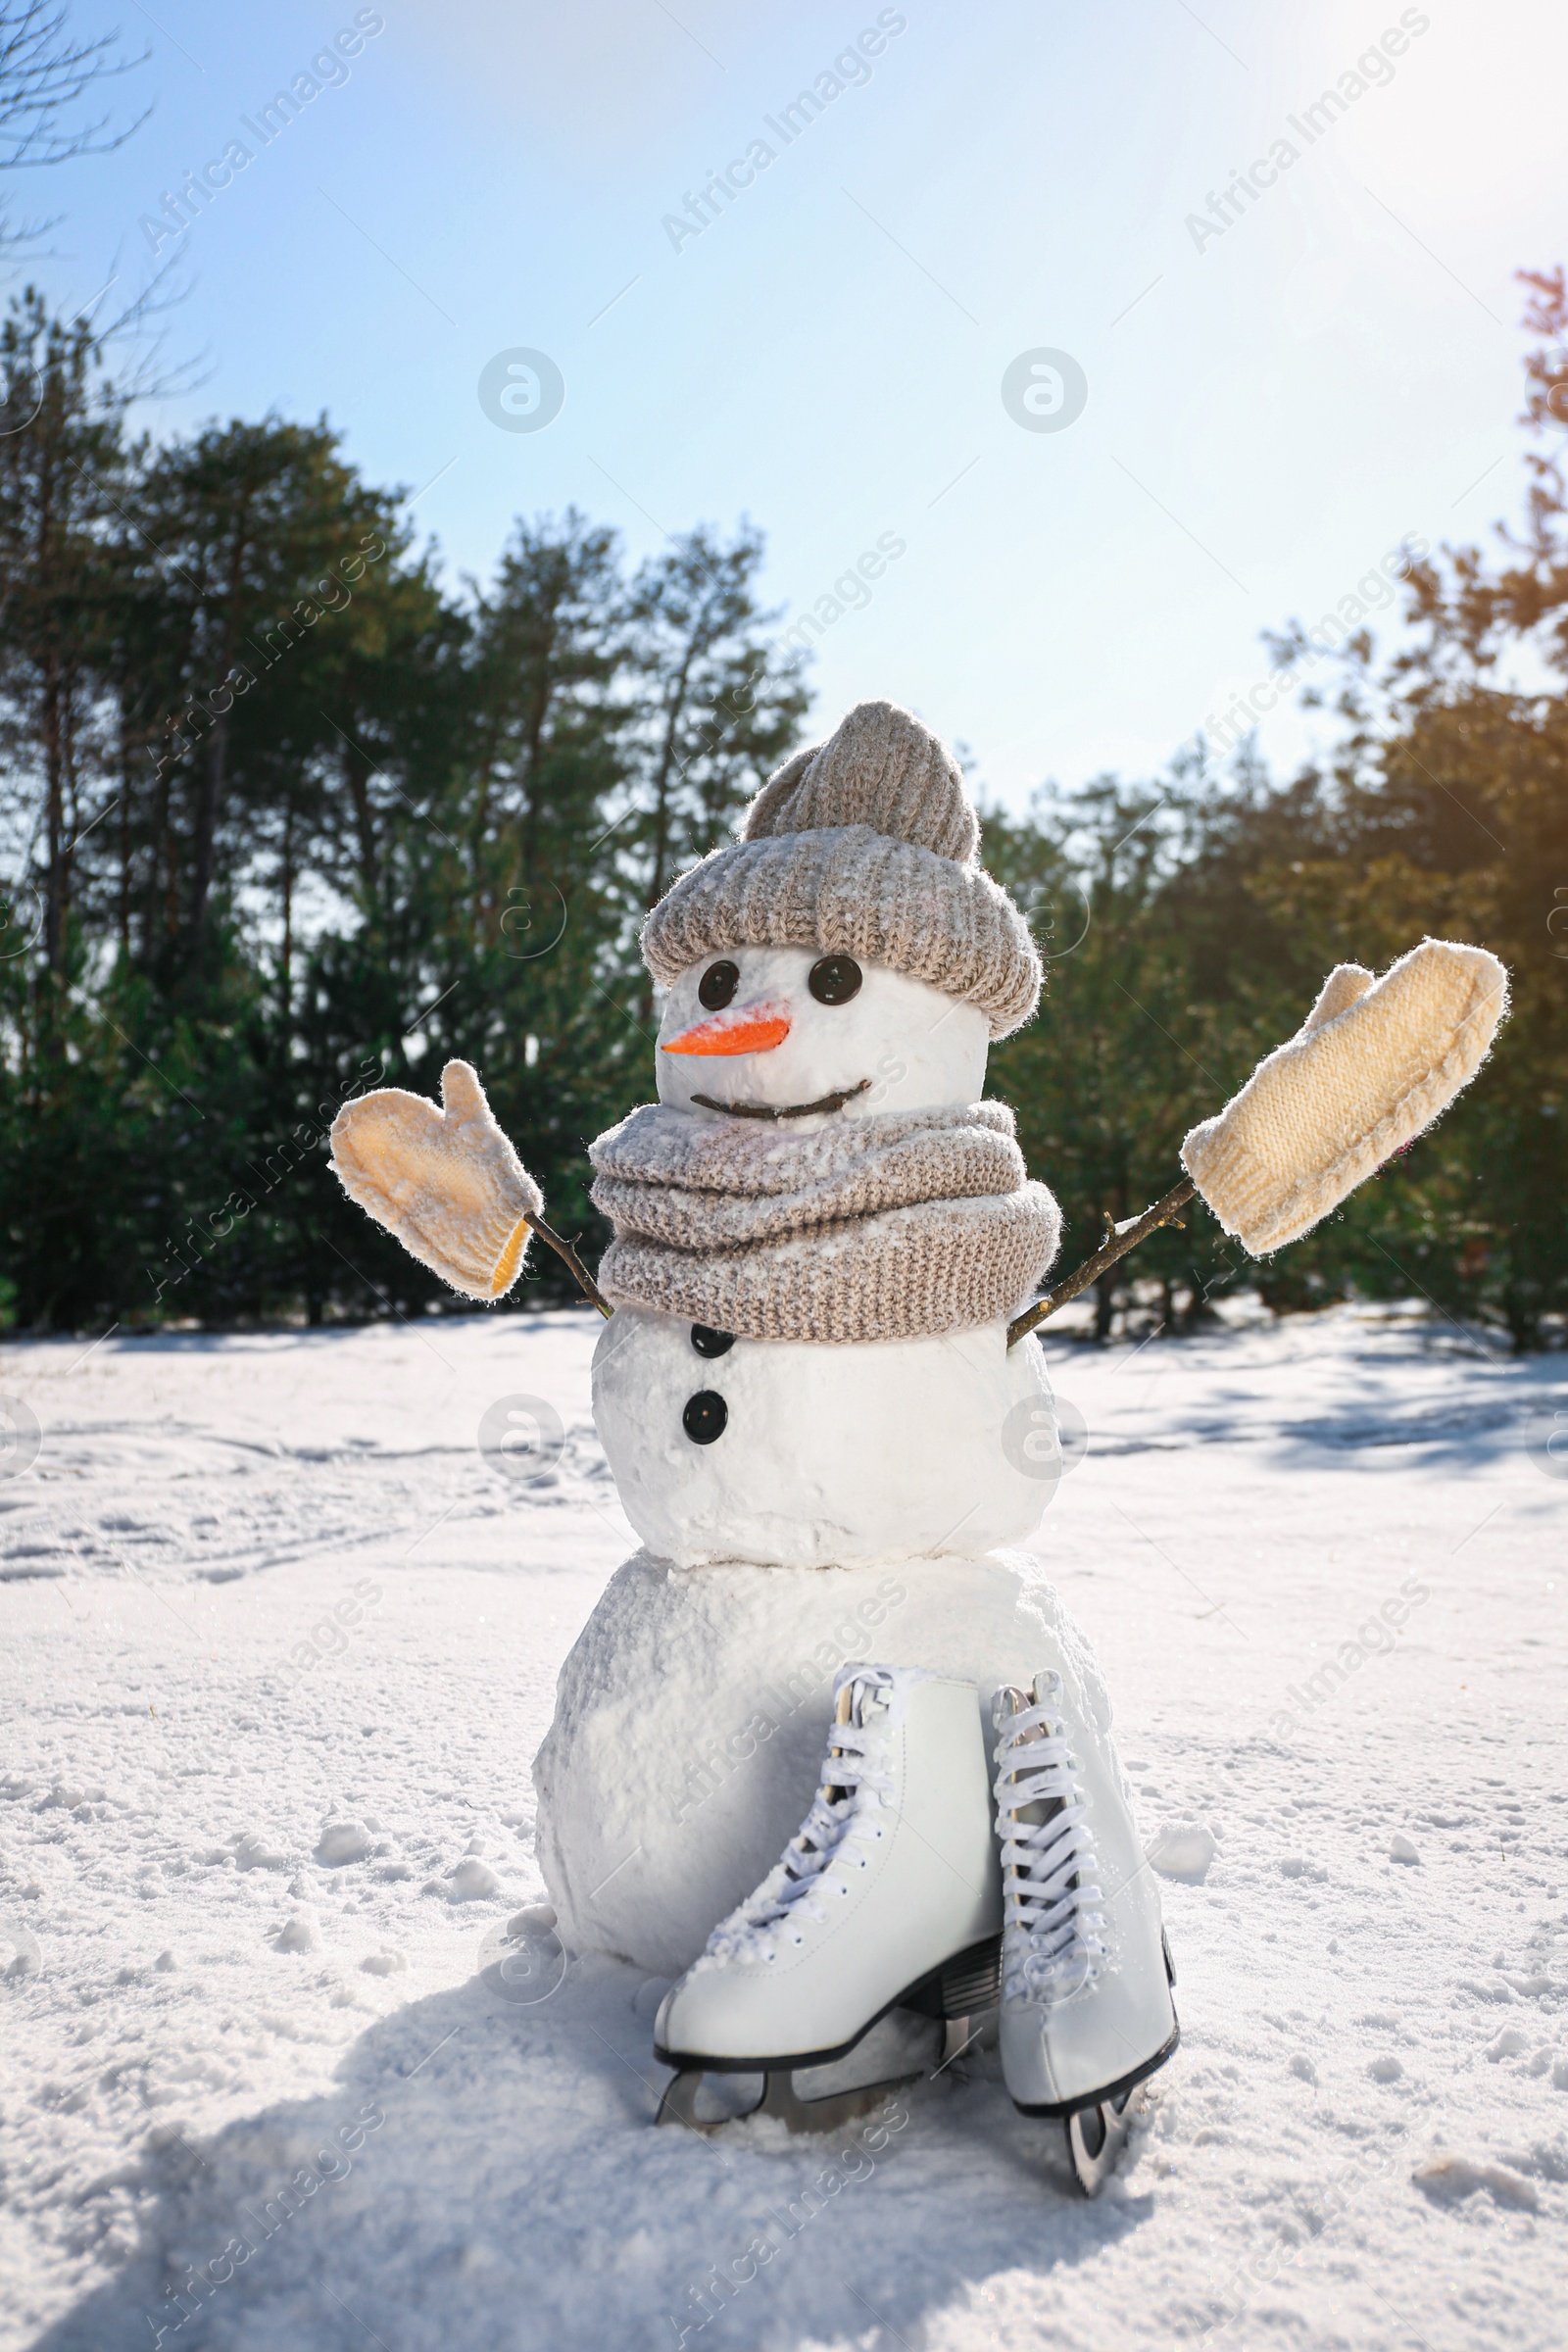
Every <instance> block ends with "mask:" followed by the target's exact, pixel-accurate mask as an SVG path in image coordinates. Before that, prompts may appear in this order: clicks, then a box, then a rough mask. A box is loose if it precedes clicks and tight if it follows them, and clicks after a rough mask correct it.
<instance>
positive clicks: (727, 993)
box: [697, 963, 860, 1012]
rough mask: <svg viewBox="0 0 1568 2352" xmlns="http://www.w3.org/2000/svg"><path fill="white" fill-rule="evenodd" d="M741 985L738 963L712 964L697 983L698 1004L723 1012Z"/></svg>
mask: <svg viewBox="0 0 1568 2352" xmlns="http://www.w3.org/2000/svg"><path fill="white" fill-rule="evenodd" d="M740 984H741V967H740V965H739V964H738V963H711V964H710V965H709V967H708V969H707V971H706V972H705V973H704V974H703V976H702V978H701V979H700V980H699V981H698V983H697V998H698V1002H699V1004H702V1005H707V1007H708V1009H709V1011H710V1012H722V1011H723V1009H724V1007H725V1005H729V1004H732V1003H733V1002H734V998H735V991H736V990H737V989H738V988H739V986H740ZM855 985H856V987H857V988H858V987H859V985H860V982H859V975H858V974H857V975H856V982H855Z"/></svg>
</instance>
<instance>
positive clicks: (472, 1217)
mask: <svg viewBox="0 0 1568 2352" xmlns="http://www.w3.org/2000/svg"><path fill="white" fill-rule="evenodd" d="M441 1103H442V1107H441V1109H440V1110H437V1108H436V1106H435V1104H434V1103H427V1102H426V1101H425V1099H424V1097H423V1096H422V1095H411V1094H409V1093H408V1092H407V1090H406V1089H405V1088H403V1087H401V1086H383V1087H380V1088H378V1089H377V1091H376V1092H375V1093H374V1094H373V1095H362V1096H361V1098H360V1099H359V1101H358V1102H356V1103H344V1105H343V1108H342V1109H341V1110H340V1111H339V1112H338V1114H337V1117H336V1118H335V1119H334V1120H333V1122H332V1165H333V1167H334V1168H335V1169H336V1171H337V1175H338V1180H339V1182H340V1183H341V1185H342V1187H343V1190H344V1191H345V1192H346V1193H347V1194H348V1196H349V1198H350V1199H351V1200H353V1201H358V1202H359V1204H360V1206H361V1208H363V1209H365V1210H367V1211H368V1214H369V1215H370V1216H372V1217H373V1218H374V1219H375V1221H376V1223H377V1224H378V1225H384V1226H385V1227H386V1229H387V1231H388V1233H395V1234H396V1235H397V1237H398V1240H399V1241H400V1242H401V1243H402V1244H403V1247H404V1248H405V1250H409V1251H410V1252H411V1254H412V1255H413V1256H415V1257H417V1259H418V1260H419V1263H420V1264H421V1265H424V1266H429V1267H430V1268H431V1270H432V1271H433V1272H434V1273H437V1274H439V1275H440V1277H441V1279H442V1281H443V1282H447V1283H450V1284H451V1286H452V1288H453V1289H454V1290H455V1291H462V1292H464V1293H465V1294H466V1296H467V1297H468V1298H469V1299H499V1298H500V1297H501V1296H502V1294H503V1292H506V1291H509V1290H511V1288H512V1285H513V1284H514V1282H515V1280H516V1278H517V1276H518V1274H519V1273H520V1272H521V1270H522V1261H523V1257H524V1255H525V1253H526V1251H527V1248H528V1227H527V1225H526V1223H525V1222H524V1219H525V1218H528V1217H530V1216H533V1217H536V1216H538V1215H539V1213H540V1211H541V1210H542V1209H543V1207H544V1195H543V1194H542V1193H541V1192H540V1190H539V1187H538V1186H537V1185H536V1184H535V1182H534V1180H533V1178H532V1177H531V1176H530V1175H529V1173H528V1171H527V1169H526V1168H525V1167H524V1166H523V1164H522V1162H521V1160H520V1159H518V1157H517V1154H516V1152H515V1151H514V1150H513V1148H512V1146H511V1144H510V1143H509V1142H508V1141H507V1138H506V1137H505V1136H504V1135H503V1134H502V1132H501V1129H500V1128H499V1127H498V1126H497V1125H496V1120H495V1114H494V1112H493V1111H492V1110H491V1108H490V1105H489V1103H487V1102H486V1101H485V1099H484V1089H483V1087H482V1086H481V1085H480V1084H479V1079H478V1075H477V1073H476V1072H475V1071H474V1070H473V1068H472V1067H471V1066H470V1065H469V1063H467V1062H466V1061H449V1062H448V1063H447V1066H446V1068H445V1069H444V1070H443V1071H442V1073H441Z"/></svg>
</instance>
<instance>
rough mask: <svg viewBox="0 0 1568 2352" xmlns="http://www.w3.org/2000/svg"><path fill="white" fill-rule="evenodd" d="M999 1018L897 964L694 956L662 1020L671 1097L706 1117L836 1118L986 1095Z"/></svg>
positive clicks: (661, 1063)
mask: <svg viewBox="0 0 1568 2352" xmlns="http://www.w3.org/2000/svg"><path fill="white" fill-rule="evenodd" d="M990 1041H991V1023H990V1021H989V1020H988V1019H987V1017H986V1015H985V1013H984V1012H982V1011H981V1009H980V1007H979V1006H978V1005H965V1004H963V1003H961V1002H960V1001H959V1000H958V999H956V998H955V997H948V996H944V995H943V994H942V992H941V990H940V989H936V988H933V987H931V985H930V983H929V982H928V981H924V980H913V979H911V978H910V977H909V975H908V974H907V972H898V971H893V970H891V969H890V968H889V967H888V966H887V965H886V964H876V963H864V964H862V963H861V962H860V961H859V960H858V958H857V957H856V956H842V955H841V956H819V955H818V954H817V952H816V950H815V949H814V948H747V947H741V948H732V949H730V950H728V951H727V952H723V953H715V954H713V955H711V956H704V957H703V958H702V960H701V961H700V962H698V963H693V964H689V965H688V966H687V968H686V970H685V971H684V972H682V973H681V974H680V976H679V977H678V979H677V980H676V981H675V983H674V985H673V986H672V987H671V989H670V992H669V996H668V999H667V1001H666V1003H665V1005H664V1014H663V1019H662V1021H661V1023H660V1028H659V1056H658V1078H659V1099H660V1101H661V1102H662V1103H674V1104H675V1105H676V1106H677V1107H678V1108H680V1109H682V1110H694V1109H695V1110H697V1111H699V1112H701V1113H703V1114H705V1115H706V1116H708V1117H711V1118H718V1117H725V1116H728V1117H742V1118H744V1117H747V1116H751V1117H761V1118H769V1119H775V1120H776V1119H779V1118H787V1119H788V1120H789V1123H790V1125H791V1127H792V1129H794V1130H796V1131H797V1132H800V1131H807V1132H809V1130H810V1129H811V1128H812V1127H815V1126H819V1125H821V1124H822V1123H824V1122H825V1121H826V1120H828V1119H831V1118H846V1119H851V1118H862V1117H866V1116H869V1115H874V1114H876V1113H878V1112H885V1111H900V1110H935V1109H939V1108H946V1107H947V1106H948V1105H950V1104H956V1103H974V1102H977V1101H978V1100H979V1098H980V1094H981V1091H982V1089H983V1087H984V1084H985V1074H986V1051H987V1048H988V1046H989V1044H990Z"/></svg>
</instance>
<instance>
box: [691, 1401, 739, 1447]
mask: <svg viewBox="0 0 1568 2352" xmlns="http://www.w3.org/2000/svg"><path fill="white" fill-rule="evenodd" d="M728 1419H729V1406H728V1405H727V1404H726V1403H725V1402H724V1399H723V1397H720V1395H719V1394H718V1391H717V1390H716V1389H699V1390H698V1392H697V1394H696V1396H695V1397H687V1399H686V1409H685V1411H684V1412H683V1413H682V1414H681V1417H680V1425H681V1427H682V1429H683V1430H684V1431H685V1432H686V1435H687V1436H688V1437H689V1438H690V1440H691V1442H692V1444H693V1445H694V1446H711V1444H712V1443H713V1440H714V1439H715V1438H721V1437H722V1436H723V1435H724V1424H725V1423H726V1421H728Z"/></svg>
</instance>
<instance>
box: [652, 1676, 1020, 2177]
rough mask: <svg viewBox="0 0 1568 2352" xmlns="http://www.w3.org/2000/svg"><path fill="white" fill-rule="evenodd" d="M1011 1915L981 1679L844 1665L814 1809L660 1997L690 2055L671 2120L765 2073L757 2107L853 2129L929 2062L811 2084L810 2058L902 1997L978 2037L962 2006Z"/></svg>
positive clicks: (986, 1989)
mask: <svg viewBox="0 0 1568 2352" xmlns="http://www.w3.org/2000/svg"><path fill="white" fill-rule="evenodd" d="M1001 1924H1002V1886H1001V1873H1000V1870H999V1867H998V1862H997V1849H996V1843H995V1840H994V1838H993V1837H992V1834H991V1806H990V1792H989V1790H988V1789H987V1786H986V1754H985V1739H984V1734H983V1732H982V1729H981V1720H980V1711H979V1707H978V1705H977V1703H976V1698H975V1691H974V1685H973V1684H972V1683H969V1682H958V1681H955V1680H952V1679H950V1678H948V1677H946V1676H943V1675H936V1674H930V1673H927V1672H925V1671H924V1670H923V1669H921V1668H918V1667H894V1666H846V1667H843V1668H842V1669H841V1670H840V1673H839V1677H838V1681H837V1683H836V1685H835V1687H834V1721H833V1728H832V1730H831V1731H830V1733H829V1735H828V1748H827V1756H826V1759H825V1761H824V1763H823V1766H822V1781H821V1786H820V1787H819V1789H817V1792H816V1799H815V1802H814V1803H813V1804H812V1806H811V1810H810V1812H809V1814H808V1815H807V1818H806V1820H805V1821H804V1822H803V1824H802V1825H801V1828H800V1831H799V1832H798V1834H797V1835H796V1836H795V1837H794V1838H791V1839H790V1842H789V1844H788V1846H787V1847H786V1848H785V1850H784V1855H783V1858H782V1860H781V1861H780V1862H779V1863H778V1864H777V1866H776V1867H775V1868H774V1869H773V1870H771V1871H770V1872H769V1873H768V1875H767V1877H766V1878H765V1879H764V1880H763V1881H762V1883H761V1885H760V1887H758V1889H757V1891H756V1893H755V1894H753V1895H751V1896H750V1897H749V1898H748V1900H747V1901H746V1902H744V1903H742V1904H741V1906H740V1908H739V1909H738V1910H736V1911H733V1912H731V1914H730V1916H729V1917H728V1918H727V1919H724V1920H721V1921H720V1922H719V1924H718V1926H717V1927H716V1928H715V1929H714V1930H713V1933H712V1934H711V1936H710V1937H709V1939H708V1948H707V1949H706V1951H705V1952H704V1953H703V1955H702V1957H701V1958H700V1959H699V1960H698V1961H696V1962H695V1964H694V1965H693V1966H692V1967H691V1968H690V1969H688V1970H687V1972H686V1974H685V1976H684V1977H682V1978H681V1980H680V1982H679V1983H678V1984H677V1985H672V1986H671V1988H670V1990H669V1991H668V1992H667V1993H666V1994H665V1995H664V1998H663V2001H662V2004H661V2007H660V2011H659V2017H658V2020H657V2022H656V2024H655V2028H654V2055H655V2057H656V2058H658V2060H659V2061H660V2063H661V2064H662V2065H663V2066H670V2067H673V2068H674V2069H675V2070H676V2073H675V2080H674V2082H671V2083H670V2084H669V2086H668V2088H667V2089H666V2091H665V2093H664V2097H663V2100H662V2105H661V2107H660V2111H659V2120H660V2122H661V2123H685V2124H689V2125H696V2126H697V2127H698V2128H699V2129H703V2130H707V2129H711V2128H713V2127H711V2126H710V2125H706V2124H701V2123H700V2122H699V2118H698V2114H697V2105H696V2100H697V2092H698V2088H699V2086H700V2084H701V2082H702V2078H703V2076H704V2075H705V2074H715V2075H737V2074H747V2075H759V2074H760V2075H761V2076H762V2077H763V2078H764V2080H763V2084H762V2095H761V2097H760V2101H759V2102H758V2104H757V2105H756V2106H755V2107H753V2108H751V2109H749V2110H747V2112H748V2113H751V2114H766V2115H774V2116H777V2117H779V2118H780V2119H781V2120H782V2121H783V2122H784V2123H786V2124H787V2125H788V2126H789V2128H790V2130H791V2131H836V2130H837V2129H838V2127H839V2125H840V2124H842V2123H844V2122H846V2121H848V2120H849V2118H850V2117H851V2116H854V2115H863V2114H865V2113H867V2112H868V2111H869V2110H870V2109H871V2108H872V2107H874V2106H876V2105H877V2104H878V2103H879V2102H880V2101H881V2100H882V2099H883V2098H885V2097H886V2096H887V2094H888V2092H889V2090H890V2089H891V2088H892V2087H893V2083H894V2081H895V2080H897V2081H909V2080H911V2079H912V2075H911V2071H910V2070H909V2069H908V2068H907V2067H906V2069H905V2071H904V2072H903V2073H902V2074H901V2075H899V2076H897V2077H894V2078H887V2079H884V2080H883V2081H881V2082H874V2083H870V2084H867V2085H864V2086H860V2087H857V2088H855V2089H852V2090H849V2091H847V2092H842V2093H839V2094H837V2095H826V2096H820V2097H810V2096H802V2095H801V2091H800V2088H799V2086H797V2085H796V2083H795V2082H794V2081H793V2077H794V2074H795V2071H796V2070H797V2069H815V2068H822V2067H828V2066H831V2065H832V2064H833V2063H834V2062H835V2061H837V2060H841V2059H843V2058H845V2057H846V2056H847V2055H848V2054H849V2053H850V2052H851V2051H852V2050H854V2048H855V2047H856V2045H857V2043H858V2042H859V2041H861V2040H862V2039H863V2037H864V2036H865V2035H866V2034H868V2033H869V2032H870V2030H871V2028H872V2027H873V2026H875V2025H876V2024H877V2023H878V2021H879V2020H880V2019H882V2018H884V2017H886V2016H887V2014H888V2012H889V2011H890V2010H893V2009H896V2008H908V2009H914V2010H916V2011H918V2012H920V2013H921V2014H922V2015H923V2016H925V2017H927V2018H930V2019H936V2020H943V2021H948V2033H947V2037H946V2041H945V2043H944V2044H943V2051H942V2054H943V2056H944V2058H945V2057H946V2056H948V2055H951V2054H954V2053H955V2052H956V2050H958V2049H961V2048H962V2047H963V2046H965V2043H966V2041H967V2040H968V2039H969V2038H972V2032H971V2029H970V2028H969V2026H968V2025H967V2024H966V2023H958V2024H957V2026H956V2035H955V2023H956V2021H966V2020H968V2019H970V2018H971V2017H973V2016H974V2015H975V2014H976V2013H977V2012H981V2011H984V2010H986V2009H988V2008H990V2007H992V2006H993V2005H994V2004H995V2002H996V2000H997V1997H998V1978H997V1968H998V1958H999V1948H1000V1940H1001V1939H1000V1936H999V1933H998V1931H999V1929H1000V1927H1001ZM925 2038H927V2039H932V2038H938V2037H937V2036H935V2035H934V2034H926V2036H925ZM932 2054H933V2055H934V2054H935V2052H933V2053H932ZM926 2063H927V2060H926V2059H925V2058H921V2059H919V2060H917V2061H916V2063H915V2065H914V2067H913V2070H912V2073H913V2074H918V2073H920V2072H923V2071H924V2067H925V2065H926ZM723 2120H725V2121H731V2120H735V2119H734V2118H732V2117H726V2118H725V2119H723Z"/></svg>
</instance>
